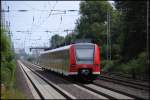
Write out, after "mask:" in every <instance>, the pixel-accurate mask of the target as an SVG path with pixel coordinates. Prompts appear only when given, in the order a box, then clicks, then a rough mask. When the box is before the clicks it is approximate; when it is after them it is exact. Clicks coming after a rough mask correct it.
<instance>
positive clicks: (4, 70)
mask: <svg viewBox="0 0 150 100" xmlns="http://www.w3.org/2000/svg"><path fill="white" fill-rule="evenodd" d="M0 32H1V37H0V38H1V43H0V44H1V80H0V81H1V99H20V98H22V99H23V98H25V96H24V95H23V94H22V93H21V91H19V90H18V89H17V87H16V85H15V84H16V76H15V70H16V61H15V54H14V52H13V48H12V45H11V41H10V38H9V36H8V33H7V32H6V30H5V29H4V28H2V26H1V28H0Z"/></svg>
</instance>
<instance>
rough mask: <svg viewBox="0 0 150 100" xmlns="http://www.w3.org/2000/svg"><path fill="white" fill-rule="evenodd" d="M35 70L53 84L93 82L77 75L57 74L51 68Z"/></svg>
mask: <svg viewBox="0 0 150 100" xmlns="http://www.w3.org/2000/svg"><path fill="white" fill-rule="evenodd" d="M37 72H38V73H40V74H41V75H43V76H44V77H45V78H47V79H48V80H49V81H51V82H53V83H54V84H74V83H76V82H77V83H80V84H91V83H93V82H92V81H87V80H82V79H80V78H77V77H71V76H64V75H63V74H59V73H56V72H54V71H51V70H42V71H40V70H38V71H37Z"/></svg>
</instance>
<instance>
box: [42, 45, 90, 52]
mask: <svg viewBox="0 0 150 100" xmlns="http://www.w3.org/2000/svg"><path fill="white" fill-rule="evenodd" d="M72 45H93V43H76V44H71V45H67V46H63V47H59V48H56V49H52V50H47V51H44V52H41V53H40V54H45V53H51V52H56V51H62V50H67V49H69V48H70V47H71V46H72Z"/></svg>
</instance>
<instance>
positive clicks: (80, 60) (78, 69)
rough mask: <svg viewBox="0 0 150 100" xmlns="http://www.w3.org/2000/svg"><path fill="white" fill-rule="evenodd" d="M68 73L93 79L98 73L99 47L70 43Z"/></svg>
mask: <svg viewBox="0 0 150 100" xmlns="http://www.w3.org/2000/svg"><path fill="white" fill-rule="evenodd" d="M69 53H70V69H69V75H78V76H80V78H81V77H82V76H83V78H90V80H91V78H92V79H95V78H96V77H97V76H98V75H99V74H100V49H99V47H98V45H96V44H91V45H84V46H83V45H82V44H81V45H72V46H71V47H70V50H69Z"/></svg>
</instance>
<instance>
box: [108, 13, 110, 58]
mask: <svg viewBox="0 0 150 100" xmlns="http://www.w3.org/2000/svg"><path fill="white" fill-rule="evenodd" d="M108 18H109V24H108V25H109V32H108V34H109V60H111V34H110V12H109V17H108Z"/></svg>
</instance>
